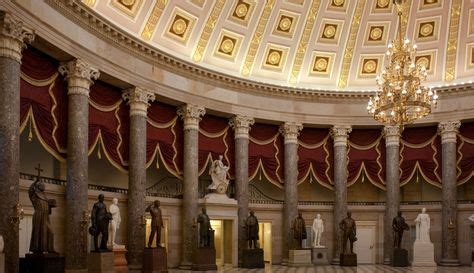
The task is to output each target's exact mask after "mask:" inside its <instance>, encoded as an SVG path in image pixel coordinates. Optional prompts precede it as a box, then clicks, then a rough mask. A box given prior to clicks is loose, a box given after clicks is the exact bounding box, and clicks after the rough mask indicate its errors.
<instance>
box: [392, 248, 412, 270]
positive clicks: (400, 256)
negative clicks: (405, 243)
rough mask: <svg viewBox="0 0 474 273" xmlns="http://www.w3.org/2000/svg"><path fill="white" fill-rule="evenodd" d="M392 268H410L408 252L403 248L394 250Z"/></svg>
mask: <svg viewBox="0 0 474 273" xmlns="http://www.w3.org/2000/svg"><path fill="white" fill-rule="evenodd" d="M392 266H394V267H407V266H408V250H406V249H403V248H395V249H393V257H392Z"/></svg>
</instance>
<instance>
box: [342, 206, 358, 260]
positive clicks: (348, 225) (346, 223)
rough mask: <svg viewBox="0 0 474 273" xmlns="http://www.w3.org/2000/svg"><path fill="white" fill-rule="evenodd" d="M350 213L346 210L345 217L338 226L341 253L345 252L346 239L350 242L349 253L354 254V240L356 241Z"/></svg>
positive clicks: (354, 224)
mask: <svg viewBox="0 0 474 273" xmlns="http://www.w3.org/2000/svg"><path fill="white" fill-rule="evenodd" d="M351 216H352V213H351V212H350V211H348V212H347V217H346V218H344V219H343V220H342V221H341V222H340V223H339V228H340V229H341V230H342V253H343V254H346V253H347V241H349V242H350V249H349V250H350V252H349V253H350V254H354V242H355V241H357V237H356V223H355V221H354V219H352V217H351Z"/></svg>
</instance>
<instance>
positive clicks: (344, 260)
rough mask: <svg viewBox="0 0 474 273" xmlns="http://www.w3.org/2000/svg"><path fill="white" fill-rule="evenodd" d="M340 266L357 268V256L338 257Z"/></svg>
mask: <svg viewBox="0 0 474 273" xmlns="http://www.w3.org/2000/svg"><path fill="white" fill-rule="evenodd" d="M339 261H340V266H357V254H355V253H352V254H343V253H341V255H340V256H339Z"/></svg>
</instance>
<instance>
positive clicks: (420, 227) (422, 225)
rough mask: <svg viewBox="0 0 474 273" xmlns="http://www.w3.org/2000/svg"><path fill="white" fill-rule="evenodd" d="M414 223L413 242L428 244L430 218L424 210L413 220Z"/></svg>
mask: <svg viewBox="0 0 474 273" xmlns="http://www.w3.org/2000/svg"><path fill="white" fill-rule="evenodd" d="M415 223H416V240H415V242H428V243H431V240H430V216H429V215H428V214H427V213H426V208H423V209H422V210H421V213H420V214H418V216H417V217H416V219H415Z"/></svg>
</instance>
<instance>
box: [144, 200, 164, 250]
mask: <svg viewBox="0 0 474 273" xmlns="http://www.w3.org/2000/svg"><path fill="white" fill-rule="evenodd" d="M145 212H149V213H150V215H151V232H150V237H149V238H148V247H149V248H151V244H152V243H153V239H154V238H155V234H156V247H161V242H160V240H161V228H163V218H161V209H160V201H159V200H155V202H153V204H151V205H149V206H148V207H147V208H146V210H145Z"/></svg>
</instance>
